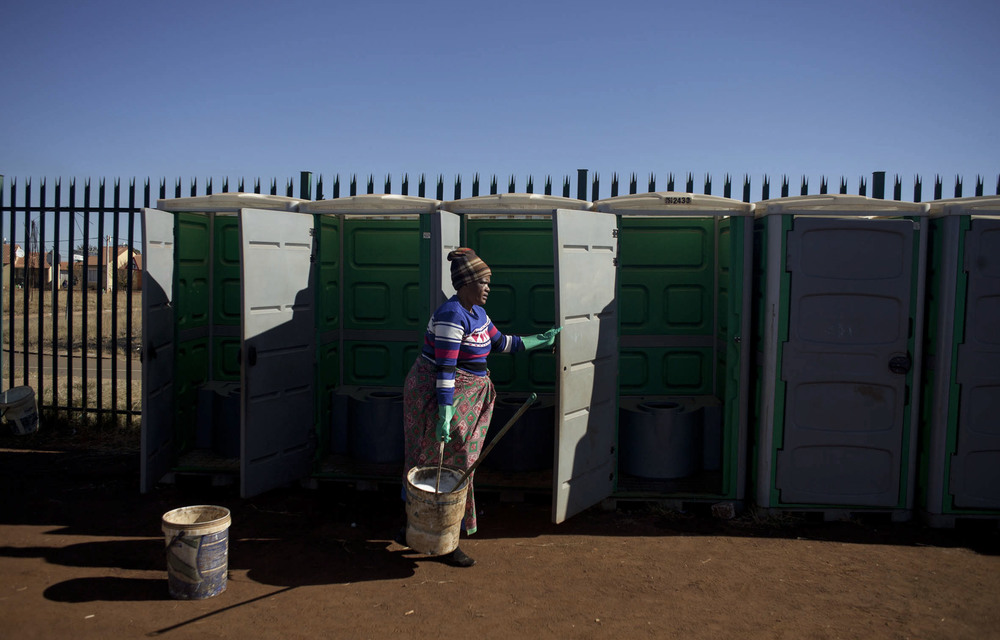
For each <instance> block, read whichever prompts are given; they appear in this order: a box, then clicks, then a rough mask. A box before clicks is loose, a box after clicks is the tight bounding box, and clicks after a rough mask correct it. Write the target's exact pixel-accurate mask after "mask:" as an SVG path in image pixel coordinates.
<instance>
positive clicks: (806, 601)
mask: <svg viewBox="0 0 1000 640" xmlns="http://www.w3.org/2000/svg"><path fill="white" fill-rule="evenodd" d="M41 436H42V434H37V436H28V437H22V438H17V437H14V436H10V435H7V434H6V433H5V434H3V435H0V482H2V487H3V489H2V492H0V620H2V621H3V622H2V628H3V631H2V632H0V635H2V637H5V638H12V639H13V638H17V639H24V638H75V639H79V640H85V639H88V638H102V639H103V638H137V637H150V636H162V637H165V638H282V639H285V638H319V637H325V638H385V637H394V636H399V637H408V638H434V639H444V638H467V637H476V638H510V637H515V638H533V639H534V638H633V639H634V638H685V639H699V638H713V639H717V638H794V639H796V640H798V639H802V638H948V639H956V638H970V639H976V640H982V639H984V638H1000V597H998V594H1000V535H998V533H997V528H996V525H995V523H993V524H991V525H990V526H982V525H979V524H977V523H960V525H961V526H958V527H956V529H954V530H932V529H927V528H925V527H923V526H921V525H918V524H893V523H891V522H887V521H868V520H865V521H858V520H854V521H849V522H832V523H823V522H818V521H811V520H809V519H801V518H799V519H793V518H773V517H772V518H768V519H761V518H753V517H751V516H750V515H748V514H744V515H742V516H740V517H738V518H736V519H734V520H729V521H724V520H719V519H715V518H713V517H711V515H710V514H707V513H706V514H683V513H678V512H672V511H668V510H665V509H662V508H657V507H655V506H652V505H639V504H632V503H629V504H624V503H619V504H618V508H617V510H615V511H608V510H602V509H601V508H594V509H591V510H589V511H587V512H584V513H582V514H580V515H578V516H576V517H575V518H572V519H571V520H570V521H569V522H566V523H564V524H562V525H553V524H551V523H550V521H549V508H550V507H549V503H548V499H547V498H544V497H543V498H542V499H537V500H533V499H528V500H525V501H523V502H520V503H510V502H506V501H501V500H500V499H499V496H498V495H491V494H489V493H482V492H481V493H478V494H477V498H478V502H479V503H480V509H481V511H482V512H483V514H482V516H481V517H480V531H479V533H477V534H476V535H475V536H473V537H472V538H470V539H467V540H466V539H463V541H462V548H463V550H465V551H466V552H468V553H469V555H471V556H473V557H475V558H476V559H477V560H478V564H477V565H476V566H475V567H473V568H471V569H458V568H452V567H448V566H445V565H444V564H442V563H440V562H438V561H436V560H433V559H429V558H426V557H422V556H419V555H416V554H414V553H412V552H411V551H409V550H408V549H406V548H404V547H401V546H399V545H397V544H396V543H394V542H392V534H393V533H394V524H395V522H396V518H397V517H398V515H399V513H400V510H401V507H400V502H399V498H398V488H397V489H395V490H391V489H383V490H381V491H358V490H355V489H354V488H353V487H351V486H349V485H346V484H337V483H332V484H325V485H321V486H320V488H318V489H304V488H298V487H296V488H289V489H282V490H276V491H272V492H269V493H267V494H265V495H263V496H260V497H258V498H255V499H252V500H243V499H240V498H239V497H238V495H237V493H238V492H237V491H236V489H235V488H234V487H223V488H212V487H206V486H202V485H201V484H200V483H194V482H191V483H188V482H179V483H177V484H174V485H166V486H163V487H161V488H159V489H158V490H157V491H156V492H154V493H152V494H150V495H140V494H139V492H138V486H139V481H138V474H139V459H138V453H137V452H136V451H124V452H123V451H120V450H117V451H116V450H108V449H106V448H104V447H99V446H96V445H94V444H93V443H89V444H88V443H79V442H73V443H70V444H67V442H66V440H68V439H67V438H59V437H55V436H49V437H47V438H43V437H41ZM192 504H219V505H223V506H226V507H228V508H230V509H231V510H232V516H233V522H232V526H231V527H230V531H229V535H230V558H229V569H230V576H229V580H228V589H227V590H226V591H225V592H224V593H222V594H220V595H218V596H216V597H214V598H210V599H207V600H198V601H178V600H173V599H171V598H170V596H169V594H168V592H167V579H166V575H167V574H166V562H165V553H164V540H163V535H162V533H161V531H160V518H161V515H162V514H163V513H165V512H166V511H168V510H170V509H173V508H175V507H178V506H186V505H192Z"/></svg>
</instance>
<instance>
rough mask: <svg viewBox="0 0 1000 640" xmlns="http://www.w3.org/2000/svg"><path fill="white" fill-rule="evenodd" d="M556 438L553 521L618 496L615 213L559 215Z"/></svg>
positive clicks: (556, 231) (556, 226)
mask: <svg viewBox="0 0 1000 640" xmlns="http://www.w3.org/2000/svg"><path fill="white" fill-rule="evenodd" d="M552 236H553V255H554V258H555V283H556V319H557V320H556V321H557V322H558V323H559V325H560V326H562V328H563V329H562V333H560V334H559V337H558V339H557V343H556V344H557V348H556V353H557V356H556V366H557V368H558V370H557V372H556V394H557V404H556V409H557V410H556V443H555V464H554V469H553V487H552V494H553V504H552V521H553V522H556V523H558V522H562V521H564V520H566V519H567V518H569V517H570V516H572V515H574V514H576V513H579V512H580V511H583V510H584V509H586V508H588V507H590V506H592V505H594V504H597V503H598V502H600V501H601V500H602V499H604V498H606V497H607V496H609V495H611V492H612V491H613V490H614V483H615V468H616V464H615V460H616V456H615V442H616V438H617V427H618V312H617V308H618V305H617V301H616V299H615V294H616V290H617V288H618V265H617V256H618V224H617V218H616V216H614V215H613V214H608V213H597V212H591V211H569V210H562V209H560V210H557V211H556V212H555V213H554V214H553V234H552Z"/></svg>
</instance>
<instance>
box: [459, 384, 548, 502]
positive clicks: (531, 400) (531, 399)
mask: <svg viewBox="0 0 1000 640" xmlns="http://www.w3.org/2000/svg"><path fill="white" fill-rule="evenodd" d="M537 399H538V394H536V393H532V394H531V395H530V396H528V399H527V400H525V401H524V404H522V405H521V406H520V408H518V410H517V411H516V412H515V413H514V415H513V416H511V418H510V420H508V421H507V424H505V425H504V426H503V429H500V432H499V433H498V434H497V436H496V437H495V438H493V441H492V442H490V446H488V447H486V449H485V450H484V451H483V453H482V455H481V456H479V458H478V459H477V460H476V461H475V462H473V463H472V466H471V467H469V470H468V471H466V472H465V473H464V474H463V475H462V477H461V478H460V479H459V480H458V484H456V485H455V488H456V489H457V488H458V487H461V486H462V484H463V483H464V482H465V480H466V478H468V477H469V476H471V475H472V472H473V471H475V470H476V467H478V466H479V463H480V462H482V461H483V459H484V458H485V457H486V456H487V455H489V453H490V451H492V450H493V447H495V446H497V443H498V442H500V438H502V437H503V436H504V434H505V433H507V431H508V430H509V429H510V428H511V427H513V426H514V423H515V422H517V421H518V419H519V418H520V417H521V416H522V415H524V412H525V411H527V410H528V407H530V406H531V405H532V404H533V403H534V402H535V400H537Z"/></svg>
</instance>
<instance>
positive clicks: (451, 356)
mask: <svg viewBox="0 0 1000 640" xmlns="http://www.w3.org/2000/svg"><path fill="white" fill-rule="evenodd" d="M448 260H449V261H450V262H451V283H452V285H453V286H454V287H455V291H456V294H455V295H454V296H452V297H451V299H449V300H448V301H447V302H445V303H444V304H442V305H441V306H440V307H438V309H437V311H435V312H434V315H432V316H431V319H430V322H428V323H427V333H426V334H425V336H424V345H423V348H422V349H421V353H420V355H419V356H417V359H416V361H415V362H414V363H413V366H412V367H411V368H410V373H409V374H408V375H407V377H406V383H405V384H404V387H403V429H404V435H405V443H406V444H405V446H406V468H405V469H404V470H403V473H404V479H405V474H406V473H407V471H409V470H410V469H412V468H413V467H416V466H431V465H435V466H436V465H437V464H438V461H439V454H440V448H439V443H440V442H442V441H443V442H445V443H446V444H445V449H444V464H446V465H452V466H455V467H458V468H460V469H468V468H469V467H470V466H472V464H473V463H474V462H475V461H476V460H477V459H478V458H479V454H480V452H481V451H482V445H483V441H484V440H485V438H486V431H487V429H489V426H490V417H491V416H492V415H493V402H494V400H495V399H496V391H494V389H493V383H492V382H491V381H490V375H489V370H488V369H487V368H486V356H487V355H489V353H490V351H492V350H494V349H495V350H498V351H503V352H516V351H524V350H527V349H535V348H538V347H542V346H550V345H552V344H553V343H554V342H555V339H556V335H557V334H558V333H559V331H560V330H561V327H554V328H552V329H549V330H548V331H546V332H545V333H540V334H538V335H534V336H524V337H520V336H505V335H504V334H502V333H500V332H499V331H498V330H497V329H496V327H494V326H493V323H492V322H490V319H489V316H487V315H486V310H485V309H483V305H484V304H486V298H487V297H488V296H489V294H490V277H491V272H490V268H489V267H488V266H487V265H486V263H485V262H483V261H482V259H480V258H479V256H477V255H476V253H475V252H474V251H473V250H472V249H467V248H461V249H456V250H454V251H452V252H451V253H449V254H448ZM404 482H405V480H404ZM462 524H463V527H464V528H465V533H466V535H472V534H473V533H475V532H476V528H477V525H476V500H475V495H474V493H473V490H472V476H470V477H469V492H468V498H467V500H466V503H465V517H464V519H463V521H462ZM444 560H445V562H448V563H449V564H452V565H455V566H459V567H471V566H472V565H474V564H475V563H476V561H475V560H473V559H472V558H470V557H469V556H468V555H466V554H465V553H464V552H462V550H461V549H457V548H456V549H455V551H453V552H452V553H450V554H448V555H447V556H444Z"/></svg>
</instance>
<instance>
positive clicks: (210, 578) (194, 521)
mask: <svg viewBox="0 0 1000 640" xmlns="http://www.w3.org/2000/svg"><path fill="white" fill-rule="evenodd" d="M231 521H232V519H231V517H230V515H229V509H226V508H225V507H214V506H211V505H197V506H193V507H181V508H180V509H174V510H173V511H168V512H167V513H165V514H163V533H164V535H165V536H166V543H167V584H168V586H169V588H170V596H171V597H173V598H176V599H178V600H202V599H204V598H211V597H212V596H215V595H218V594H220V593H222V592H223V591H225V590H226V580H227V578H228V573H229V524H230V522H231Z"/></svg>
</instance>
